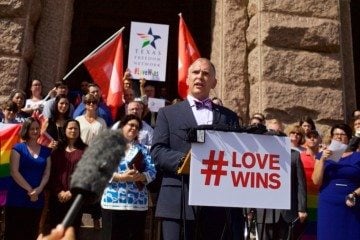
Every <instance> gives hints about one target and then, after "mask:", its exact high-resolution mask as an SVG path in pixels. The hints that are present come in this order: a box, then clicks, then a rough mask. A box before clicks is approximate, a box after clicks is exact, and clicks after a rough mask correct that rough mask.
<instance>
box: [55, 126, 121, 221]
mask: <svg viewBox="0 0 360 240" xmlns="http://www.w3.org/2000/svg"><path fill="white" fill-rule="evenodd" d="M125 146H126V143H125V140H124V137H123V136H122V135H121V134H120V133H119V131H114V130H106V131H103V132H101V133H100V134H99V135H98V136H96V137H95V138H94V140H93V141H92V143H91V144H90V146H89V147H88V148H87V149H86V150H85V152H84V154H83V156H82V157H81V159H80V161H79V162H78V164H77V166H76V168H75V171H74V173H73V174H72V176H71V182H70V188H71V192H72V193H73V194H75V195H76V197H75V199H74V202H73V203H72V205H71V207H70V209H69V210H68V212H67V213H66V215H65V217H64V219H63V221H62V223H61V224H62V225H63V226H64V227H65V228H66V227H68V226H70V225H71V224H72V223H73V221H74V219H75V217H76V215H77V214H78V212H79V210H80V209H81V206H82V205H83V203H94V202H96V201H97V200H98V199H99V198H100V197H101V195H102V193H103V191H104V189H105V187H106V185H107V184H108V182H109V179H110V178H111V177H112V175H113V173H114V172H115V171H116V168H117V167H118V166H119V162H120V159H121V158H122V157H123V156H124V154H125Z"/></svg>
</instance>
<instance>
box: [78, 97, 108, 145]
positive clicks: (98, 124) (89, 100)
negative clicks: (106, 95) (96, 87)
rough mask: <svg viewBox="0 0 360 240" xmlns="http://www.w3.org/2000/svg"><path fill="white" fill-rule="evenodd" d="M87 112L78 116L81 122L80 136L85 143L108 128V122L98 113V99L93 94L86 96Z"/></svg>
mask: <svg viewBox="0 0 360 240" xmlns="http://www.w3.org/2000/svg"><path fill="white" fill-rule="evenodd" d="M84 103H85V113H84V114H83V115H81V116H78V117H76V120H78V121H79V123H80V133H81V134H80V136H81V139H82V140H83V141H84V143H86V144H88V145H89V143H90V142H91V140H92V139H93V138H94V137H95V136H96V135H98V134H99V133H100V132H101V131H102V130H104V129H106V128H107V127H106V122H105V120H104V119H103V118H101V117H99V116H98V115H97V111H96V110H97V107H98V100H97V99H96V98H95V97H94V96H93V95H91V94H86V95H85V97H84Z"/></svg>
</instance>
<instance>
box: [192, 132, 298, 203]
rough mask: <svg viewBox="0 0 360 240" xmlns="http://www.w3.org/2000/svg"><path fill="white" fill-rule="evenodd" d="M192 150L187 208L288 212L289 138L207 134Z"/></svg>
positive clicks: (222, 133)
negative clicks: (254, 209)
mask: <svg viewBox="0 0 360 240" xmlns="http://www.w3.org/2000/svg"><path fill="white" fill-rule="evenodd" d="M191 151H192V153H191V164H190V187H189V204H190V205H197V206H222V207H247V208H271V209H290V180H291V153H290V141H289V139H288V138H287V137H278V136H266V135H257V134H247V133H232V132H219V131H205V143H193V144H192V146H191Z"/></svg>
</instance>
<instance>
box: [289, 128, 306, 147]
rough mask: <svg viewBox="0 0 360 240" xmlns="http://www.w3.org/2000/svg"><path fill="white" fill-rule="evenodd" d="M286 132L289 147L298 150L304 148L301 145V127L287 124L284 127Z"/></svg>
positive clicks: (302, 134) (302, 141) (302, 133)
mask: <svg viewBox="0 0 360 240" xmlns="http://www.w3.org/2000/svg"><path fill="white" fill-rule="evenodd" d="M286 133H287V135H288V137H289V138H290V144H291V149H294V150H295V151H298V152H302V151H304V150H305V148H304V147H302V146H301V145H302V144H304V141H305V132H304V130H303V128H302V127H300V126H298V125H292V126H289V127H288V128H287V129H286Z"/></svg>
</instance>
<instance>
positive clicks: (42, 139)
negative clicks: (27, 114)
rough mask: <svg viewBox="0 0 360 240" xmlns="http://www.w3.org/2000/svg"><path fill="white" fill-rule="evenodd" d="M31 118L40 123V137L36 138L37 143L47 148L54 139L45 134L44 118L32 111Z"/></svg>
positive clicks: (45, 122)
mask: <svg viewBox="0 0 360 240" xmlns="http://www.w3.org/2000/svg"><path fill="white" fill-rule="evenodd" d="M31 117H33V118H35V119H36V120H38V121H39V122H40V137H39V138H38V140H37V143H38V144H41V145H44V146H47V147H48V146H49V145H50V143H51V142H52V141H53V140H54V139H53V138H52V137H51V136H50V134H48V133H47V132H46V128H47V125H48V123H47V119H46V117H45V116H44V115H43V114H40V112H39V111H34V112H33V114H32V115H31Z"/></svg>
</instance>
